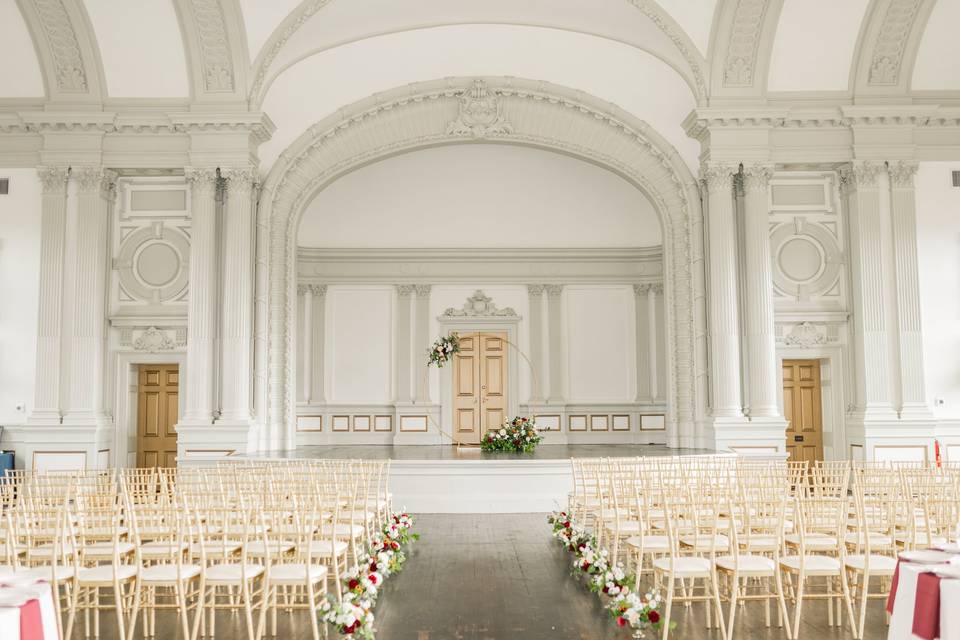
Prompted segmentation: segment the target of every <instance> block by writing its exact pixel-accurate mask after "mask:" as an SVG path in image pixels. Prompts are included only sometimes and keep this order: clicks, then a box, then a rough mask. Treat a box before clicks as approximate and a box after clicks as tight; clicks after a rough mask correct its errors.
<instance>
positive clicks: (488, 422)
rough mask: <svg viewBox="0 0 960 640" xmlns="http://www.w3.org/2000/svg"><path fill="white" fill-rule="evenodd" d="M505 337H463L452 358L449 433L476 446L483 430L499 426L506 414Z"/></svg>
mask: <svg viewBox="0 0 960 640" xmlns="http://www.w3.org/2000/svg"><path fill="white" fill-rule="evenodd" d="M507 346H508V345H507V334H506V333H505V332H479V333H467V334H461V336H460V353H457V354H455V355H454V357H453V373H452V375H453V384H452V388H453V432H454V436H455V438H456V439H457V440H459V441H460V442H463V443H470V444H477V443H479V442H480V439H481V438H482V437H483V434H484V433H485V432H486V431H487V429H493V428H495V427H499V426H500V425H502V424H503V422H504V420H505V419H506V413H507V392H506V389H507V354H506V350H507Z"/></svg>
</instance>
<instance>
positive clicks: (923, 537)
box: [897, 531, 947, 547]
mask: <svg viewBox="0 0 960 640" xmlns="http://www.w3.org/2000/svg"><path fill="white" fill-rule="evenodd" d="M932 537H933V542H930V540H929V538H930V536H928V535H927V532H926V531H922V532H921V531H918V532H917V537H916V538H913V537H911V536H910V534H904V535H899V536H897V542H903V543H909V542H912V543H913V544H915V545H916V546H918V547H934V546H937V545H942V544H947V539H946V538H945V537H943V536H937V535H935V536H932Z"/></svg>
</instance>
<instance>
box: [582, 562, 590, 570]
mask: <svg viewBox="0 0 960 640" xmlns="http://www.w3.org/2000/svg"><path fill="white" fill-rule="evenodd" d="M589 569H590V563H589V562H584V563H583V570H584V571H587V570H589Z"/></svg>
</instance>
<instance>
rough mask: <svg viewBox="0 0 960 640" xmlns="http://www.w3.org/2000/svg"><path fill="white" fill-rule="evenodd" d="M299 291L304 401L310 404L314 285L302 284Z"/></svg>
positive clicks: (311, 393) (311, 392)
mask: <svg viewBox="0 0 960 640" xmlns="http://www.w3.org/2000/svg"><path fill="white" fill-rule="evenodd" d="M299 289H300V290H299V293H300V295H302V296H303V333H302V334H301V337H302V338H303V344H302V345H301V347H302V349H303V355H302V357H303V380H302V381H301V384H302V390H303V391H302V393H303V401H304V402H305V403H307V404H310V398H311V396H312V395H313V285H310V284H302V285H300V287H299Z"/></svg>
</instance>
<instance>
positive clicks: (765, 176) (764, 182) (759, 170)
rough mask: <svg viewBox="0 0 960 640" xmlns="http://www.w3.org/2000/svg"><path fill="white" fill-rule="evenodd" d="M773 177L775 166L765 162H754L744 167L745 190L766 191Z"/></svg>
mask: <svg viewBox="0 0 960 640" xmlns="http://www.w3.org/2000/svg"><path fill="white" fill-rule="evenodd" d="M772 177H773V167H771V166H769V165H763V164H754V165H751V166H749V167H744V168H743V189H744V191H766V190H767V187H769V186H770V178H772Z"/></svg>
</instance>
